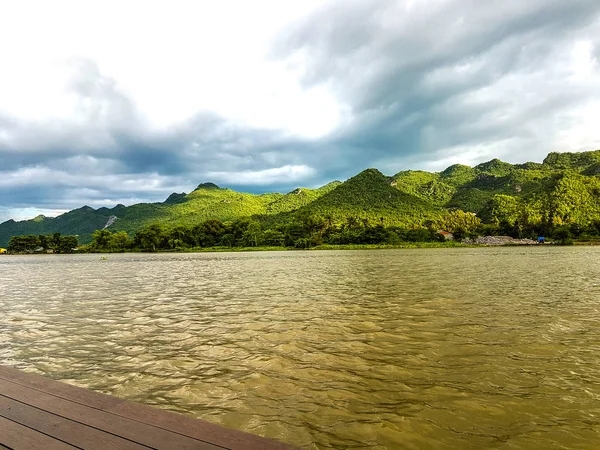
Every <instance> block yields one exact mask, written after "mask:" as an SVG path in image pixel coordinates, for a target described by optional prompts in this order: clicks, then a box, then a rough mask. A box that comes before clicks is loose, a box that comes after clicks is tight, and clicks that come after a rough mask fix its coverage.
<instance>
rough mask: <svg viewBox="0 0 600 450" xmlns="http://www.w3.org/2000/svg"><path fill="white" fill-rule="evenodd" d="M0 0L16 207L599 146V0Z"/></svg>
mask: <svg viewBox="0 0 600 450" xmlns="http://www.w3.org/2000/svg"><path fill="white" fill-rule="evenodd" d="M492 5H493V6H492ZM0 11H1V13H0V222H1V221H4V220H7V219H9V218H14V219H23V218H29V217H33V216H35V215H37V214H39V213H44V214H46V215H55V214H57V213H60V212H62V211H65V210H69V209H73V208H77V207H80V206H82V205H84V204H87V205H90V206H93V207H99V206H114V205H115V204H117V203H124V204H132V203H136V202H140V201H162V200H164V199H165V198H166V197H167V196H168V195H169V194H170V193H171V192H175V191H176V192H182V191H185V192H190V191H191V190H192V189H194V188H195V186H196V185H197V184H199V183H201V182H205V181H212V182H215V183H217V184H219V185H221V186H226V187H230V188H233V189H237V190H244V191H250V192H265V191H283V192H285V191H289V190H292V189H293V188H295V187H297V186H306V187H313V186H318V185H321V184H324V183H326V182H328V181H331V180H333V179H341V180H343V179H346V178H348V177H349V176H352V175H354V174H356V173H357V172H359V171H361V170H363V169H365V168H367V167H377V168H378V169H380V170H381V171H382V172H384V173H386V174H389V175H391V174H393V173H396V172H398V171H399V170H403V169H426V170H442V169H444V168H445V167H446V166H448V165H450V164H454V163H463V164H470V165H473V164H477V163H479V162H483V161H486V160H489V159H491V158H494V157H499V158H501V159H503V160H506V161H509V162H524V161H528V160H534V161H541V160H542V159H543V157H544V155H545V154H547V153H548V152H550V151H584V150H592V149H596V148H600V126H599V125H598V123H597V122H598V117H600V1H598V0H568V1H565V0H528V1H523V0H503V1H501V2H488V1H481V0H397V1H394V0H341V1H334V0H331V1H327V0H253V1H252V2H249V1H247V0H220V1H218V2H217V1H208V0H207V1H201V0H197V1H183V0H169V1H160V2H158V1H148V0H145V1H134V0H128V1H127V2H123V1H112V0H104V1H102V2H91V1H86V0H72V1H64V0H53V1H52V2H49V1H46V0H40V1H30V0H20V1H12V0H0Z"/></svg>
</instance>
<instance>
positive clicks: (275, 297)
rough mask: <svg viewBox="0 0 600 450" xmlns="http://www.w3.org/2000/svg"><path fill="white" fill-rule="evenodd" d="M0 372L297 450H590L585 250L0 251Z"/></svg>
mask: <svg viewBox="0 0 600 450" xmlns="http://www.w3.org/2000/svg"><path fill="white" fill-rule="evenodd" d="M0 364H4V365H10V366H13V367H17V368H20V369H23V370H26V371H30V372H35V373H40V374H44V375H46V376H49V377H51V378H53V379H58V380H64V381H66V382H69V383H72V384H75V385H78V386H83V387H87V388H90V389H94V390H97V391H100V392H104V393H108V394H111V395H115V396H118V397H122V398H127V399H130V400H133V401H136V402H142V403H146V404H150V405H156V406H159V407H161V408H166V409H170V410H174V411H178V412H181V413H184V414H188V415H191V416H194V417H201V418H204V419H206V420H209V421H212V422H215V423H218V424H222V425H225V426H228V427H233V428H237V429H241V430H245V431H249V432H251V433H255V434H260V435H263V436H267V437H272V438H275V439H279V440H282V441H286V442H289V443H292V444H297V445H299V446H301V447H304V448H310V449H328V448H335V449H346V448H348V449H372V450H375V449H377V450H382V449H429V448H431V449H455V448H461V449H480V448H497V449H518V448H523V449H524V448H527V449H535V448H539V449H552V448H582V449H583V448H590V449H591V448H598V443H599V442H600V247H551V246H539V247H538V246H536V247H510V248H455V249H414V250H373V251H366V250H363V251H294V252H255V253H198V254H118V255H114V254H113V255H109V256H108V257H107V259H102V257H101V256H100V255H74V256H70V255H64V256H61V255H55V256H53V255H47V256H46V255H44V256H5V255H2V256H0Z"/></svg>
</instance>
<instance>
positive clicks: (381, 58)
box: [274, 0, 600, 165]
mask: <svg viewBox="0 0 600 450" xmlns="http://www.w3.org/2000/svg"><path fill="white" fill-rule="evenodd" d="M405 4H406V3H405V2H397V1H377V2H359V1H353V2H347V1H344V2H335V3H333V4H329V5H327V6H326V7H325V8H323V9H322V10H320V11H318V12H317V13H315V14H314V15H313V16H311V17H309V18H308V19H306V21H305V22H303V23H300V24H298V25H297V27H295V28H294V29H290V30H288V31H286V32H285V34H284V35H283V36H282V39H280V40H279V43H278V45H277V47H276V48H275V50H274V57H275V58H281V59H284V60H287V61H289V62H290V64H293V65H301V66H302V67H303V68H304V71H303V82H304V83H305V85H307V86H314V85H323V84H324V85H327V86H330V87H331V88H332V89H333V90H334V91H335V92H336V95H337V97H338V98H339V99H340V100H341V101H343V102H344V103H346V104H347V105H348V106H349V107H350V109H351V111H352V116H353V120H352V123H351V124H350V126H347V127H345V128H343V129H341V130H338V132H337V135H336V137H335V139H336V142H337V143H338V145H340V146H341V147H343V148H344V149H345V150H346V153H348V154H349V156H351V158H349V161H352V163H353V164H357V163H358V164H363V165H368V164H370V163H372V162H373V161H377V160H378V159H380V158H381V159H384V158H387V159H389V158H390V157H391V156H395V157H397V158H399V159H401V158H408V157H413V156H415V155H420V156H421V159H423V160H427V159H428V158H432V157H437V156H439V155H438V153H437V152H438V151H439V150H440V149H442V148H452V147H454V146H459V145H460V146H466V145H478V144H483V143H485V144H487V145H489V144H490V143H494V142H497V141H504V140H506V139H508V138H514V137H515V136H516V137H527V136H528V135H529V134H530V130H529V128H533V129H539V128H540V127H543V125H544V124H543V122H544V120H546V119H548V118H549V117H553V116H554V117H556V116H560V114H561V112H565V111H568V110H569V108H570V107H572V106H573V105H577V104H578V103H580V102H582V101H584V100H585V99H589V96H590V92H589V91H586V90H585V89H578V88H577V87H576V86H573V84H572V83H567V82H566V78H567V74H564V73H560V68H561V65H562V64H565V61H564V58H565V57H566V55H565V53H566V52H568V50H569V47H570V46H571V45H572V44H573V42H574V41H575V40H576V39H578V38H590V37H591V38H594V37H595V36H596V35H594V34H593V33H589V31H588V32H586V28H587V27H589V26H591V25H593V24H594V23H595V22H596V21H597V20H598V14H599V12H600V3H598V2H596V1H594V0H586V1H584V0H579V1H574V2H563V1H558V0H555V1H546V0H544V1H542V0H539V1H531V2H526V3H523V2H521V1H512V0H510V1H505V2H501V3H500V4H498V3H496V4H494V6H493V7H491V6H490V4H489V3H486V2H479V1H475V0H473V1H463V0H461V1H446V2H439V3H436V2H428V3H420V4H419V2H414V9H413V10H412V11H406V10H405ZM299 60H300V61H302V64H299V62H298V61H299ZM536 77H538V78H541V79H540V80H538V81H540V82H541V83H536V84H534V85H532V86H521V87H520V86H519V83H527V82H532V81H535V79H536ZM511 84H512V85H511ZM502 89H505V90H506V92H502ZM520 89H522V91H521V90H520ZM486 90H488V91H489V90H496V95H489V94H490V93H489V92H486ZM524 94H527V95H533V96H537V97H539V98H538V100H537V101H531V100H530V99H523V98H522V97H521V95H524ZM594 94H595V95H597V94H598V93H597V92H595V93H594ZM510 95H513V97H512V98H511V97H510ZM477 97H480V98H482V99H483V101H482V102H480V103H477V102H475V101H474V99H476V98H477ZM543 107H546V108H548V107H552V109H547V110H546V112H545V113H542V114H541V115H540V112H541V111H540V109H542V108H543ZM483 118H485V119H486V120H485V121H483V120H482V119H483ZM533 140H535V137H534V139H533ZM544 144H547V142H539V143H538V147H539V150H538V153H537V155H533V156H540V155H541V154H543V153H545V152H547V151H549V149H548V148H547V147H546V148H544ZM516 150H517V149H515V151H516ZM565 150H568V149H565Z"/></svg>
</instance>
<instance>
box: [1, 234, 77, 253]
mask: <svg viewBox="0 0 600 450" xmlns="http://www.w3.org/2000/svg"><path fill="white" fill-rule="evenodd" d="M78 246H79V242H78V241H77V236H62V235H61V234H60V233H58V232H57V233H54V234H51V235H38V236H35V235H32V234H30V235H25V236H13V237H11V238H10V241H9V242H8V249H7V250H8V251H9V252H10V253H48V252H51V253H72V252H73V251H75V250H77V247H78Z"/></svg>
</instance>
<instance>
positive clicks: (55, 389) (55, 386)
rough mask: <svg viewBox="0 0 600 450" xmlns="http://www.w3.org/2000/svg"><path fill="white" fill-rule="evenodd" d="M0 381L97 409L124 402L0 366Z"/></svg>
mask: <svg viewBox="0 0 600 450" xmlns="http://www.w3.org/2000/svg"><path fill="white" fill-rule="evenodd" d="M0 379H3V380H7V381H11V382H13V383H18V384H22V385H24V386H27V387H30V388H33V389H38V390H40V391H43V392H47V393H49V394H52V395H56V396H57V397H62V398H65V399H67V400H71V401H73V402H77V403H82V404H84V405H89V406H91V407H94V408H98V409H103V408H106V407H109V406H114V405H116V404H119V403H122V402H124V401H125V400H123V399H120V398H116V397H111V396H109V395H105V394H100V393H99V392H94V391H90V390H89V389H84V388H80V387H78V386H73V385H70V384H67V383H61V382H59V381H54V380H51V379H49V378H45V377H43V376H41V375H37V374H33V373H27V372H21V371H20V370H17V369H13V368H12V367H6V366H2V365H0Z"/></svg>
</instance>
